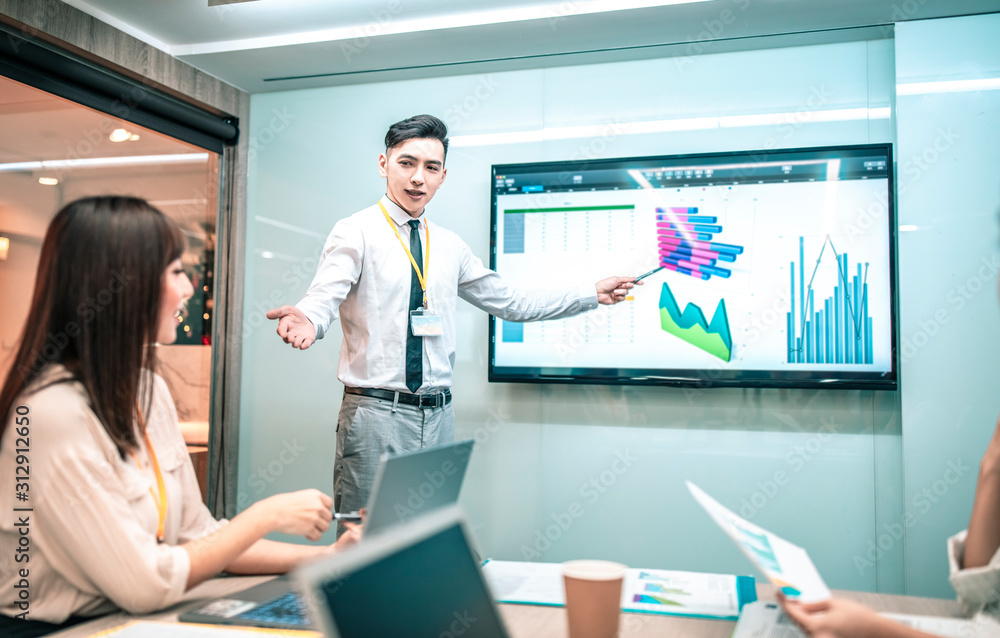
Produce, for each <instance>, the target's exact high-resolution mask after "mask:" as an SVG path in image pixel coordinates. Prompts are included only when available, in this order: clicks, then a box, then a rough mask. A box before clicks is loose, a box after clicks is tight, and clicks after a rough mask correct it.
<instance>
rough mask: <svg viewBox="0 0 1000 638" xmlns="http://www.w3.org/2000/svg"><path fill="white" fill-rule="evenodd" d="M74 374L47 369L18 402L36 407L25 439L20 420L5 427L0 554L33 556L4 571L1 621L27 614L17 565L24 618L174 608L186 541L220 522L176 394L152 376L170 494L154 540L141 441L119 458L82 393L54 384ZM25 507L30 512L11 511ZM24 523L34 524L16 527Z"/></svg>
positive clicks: (149, 423)
mask: <svg viewBox="0 0 1000 638" xmlns="http://www.w3.org/2000/svg"><path fill="white" fill-rule="evenodd" d="M69 376H70V375H69V373H68V372H67V370H66V368H64V367H63V366H61V365H52V366H49V367H47V368H46V369H45V370H43V371H42V373H41V375H40V376H39V379H38V380H36V381H35V382H34V383H33V384H32V388H31V389H29V391H28V392H26V393H25V394H24V395H23V396H22V397H20V398H19V399H18V400H17V402H16V403H15V406H25V407H26V408H27V409H28V410H27V417H28V430H29V436H28V437H27V439H28V440H27V442H25V440H24V438H23V437H19V436H18V433H17V432H16V429H17V425H15V421H14V418H15V415H14V414H12V415H11V417H10V420H9V421H8V423H7V428H6V430H5V431H4V435H3V441H2V447H0V474H2V475H3V476H4V477H5V479H4V483H3V487H4V489H3V490H0V510H2V511H3V512H4V515H3V516H2V517H0V554H2V555H3V557H4V560H7V559H11V560H13V557H14V555H15V548H16V547H19V546H20V547H27V552H26V555H28V556H29V558H28V560H27V561H25V562H12V563H11V564H10V566H9V567H10V569H7V568H6V567H5V568H2V569H0V613H3V614H6V615H8V616H16V615H17V614H20V613H21V612H22V611H23V610H22V609H21V608H20V607H18V602H19V591H20V590H18V589H15V588H14V585H15V584H16V583H17V582H18V581H19V580H20V578H21V575H20V569H27V570H28V576H27V578H26V580H27V581H28V583H29V587H28V588H27V589H28V591H29V592H30V601H29V610H28V615H27V619H28V620H44V621H48V622H53V623H60V622H63V621H64V620H66V619H67V618H68V617H69V616H71V615H76V616H94V615H98V614H102V613H107V612H110V611H114V610H115V609H116V608H117V609H124V610H125V611H127V612H130V613H135V614H141V613H148V612H152V611H155V610H158V609H163V608H164V607H169V606H170V605H173V604H174V603H176V602H178V601H179V600H180V599H181V597H182V596H183V595H184V591H185V589H186V588H187V579H188V573H189V572H190V561H189V559H188V554H187V551H186V550H185V549H184V548H183V547H181V545H182V544H184V543H186V542H188V541H191V540H194V539H197V538H201V537H203V536H206V535H207V534H210V533H211V532H214V531H215V530H216V529H218V528H220V527H222V525H223V524H224V523H222V522H219V521H216V520H215V519H214V518H212V515H211V513H209V511H208V508H207V507H205V505H204V503H202V501H201V490H200V489H199V488H198V480H197V479H196V478H195V473H194V468H193V466H192V465H191V457H190V456H189V455H188V452H187V446H186V445H185V444H184V439H183V437H182V436H181V431H180V428H179V427H178V425H177V412H176V410H175V408H174V402H173V400H172V399H171V398H170V391H169V390H168V389H167V385H166V383H164V382H163V379H162V378H160V377H159V376H157V375H151V377H147V381H149V380H151V381H152V382H153V398H152V405H151V409H150V411H149V414H148V415H146V431H147V432H148V433H149V439H150V441H152V443H153V449H154V450H155V452H156V457H157V460H158V461H159V465H160V470H161V472H162V475H163V482H164V485H165V488H166V492H167V512H166V520H165V521H164V532H165V533H164V542H163V543H158V542H157V540H156V531H157V525H158V523H159V512H158V510H157V506H156V502H157V501H156V500H154V497H153V492H155V491H156V485H157V481H156V476H155V473H154V472H153V469H152V465H151V463H150V456H149V451H148V449H147V448H146V443H145V441H144V440H143V437H142V436H140V437H139V440H140V445H139V449H138V450H136V453H135V457H133V456H132V455H126V456H125V458H122V457H121V455H120V454H119V453H118V448H116V447H115V444H114V443H113V442H112V440H111V437H109V436H108V433H107V431H106V430H105V429H104V426H102V425H101V423H100V421H98V419H97V416H96V415H95V414H94V411H93V410H92V409H91V407H90V404H89V399H88V397H87V393H86V391H85V390H84V389H83V386H82V385H81V384H80V383H79V382H77V381H68V382H63V383H53V381H56V380H59V379H66V378H68V377H69ZM47 384H48V385H47ZM140 396H141V394H140ZM25 445H27V447H28V448H29V452H28V458H29V459H30V478H28V479H25V480H26V482H27V483H28V489H27V490H26V493H27V494H28V497H29V498H28V500H27V501H21V500H15V493H16V492H15V489H14V482H13V478H14V476H15V467H16V466H17V456H16V448H17V447H18V446H22V447H23V446H25ZM6 477H9V479H8V478H6ZM20 507H27V508H30V509H31V511H27V512H18V511H15V510H14V508H20ZM25 519H27V520H26V522H27V525H19V524H18V523H19V522H25ZM24 538H26V539H27V541H23V540H22V539H24ZM25 542H27V545H24V544H23V543H25Z"/></svg>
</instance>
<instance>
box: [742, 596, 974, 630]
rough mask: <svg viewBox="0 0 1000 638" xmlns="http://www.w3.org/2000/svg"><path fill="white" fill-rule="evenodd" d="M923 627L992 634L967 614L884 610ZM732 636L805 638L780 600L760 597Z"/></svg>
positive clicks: (903, 620)
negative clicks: (773, 601) (771, 601)
mask: <svg viewBox="0 0 1000 638" xmlns="http://www.w3.org/2000/svg"><path fill="white" fill-rule="evenodd" d="M881 615H882V616H885V617H887V618H891V619H893V620H895V621H896V622H899V623H901V624H904V625H906V626H907V627H911V628H913V629H917V630H919V631H923V632H927V633H929V634H934V635H936V636H943V637H944V638H972V637H974V636H979V635H982V636H988V635H990V634H987V633H977V632H979V629H978V625H977V621H975V620H966V619H964V618H941V617H937V616H914V615H911V614H881ZM731 638H805V634H804V633H802V632H801V631H799V628H798V627H796V626H795V623H793V622H792V621H791V620H789V619H788V617H787V616H785V614H783V613H782V611H781V607H779V606H778V605H777V604H776V603H769V602H764V601H757V602H755V603H750V604H749V605H745V606H744V607H743V612H742V613H741V614H740V620H739V622H738V623H737V624H736V629H735V630H734V631H733V635H732V637H731Z"/></svg>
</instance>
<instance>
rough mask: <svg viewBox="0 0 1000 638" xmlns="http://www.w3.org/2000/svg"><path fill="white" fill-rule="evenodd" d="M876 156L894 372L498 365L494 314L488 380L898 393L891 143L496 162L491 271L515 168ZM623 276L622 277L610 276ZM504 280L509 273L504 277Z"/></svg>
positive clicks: (565, 169)
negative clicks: (502, 183) (500, 187)
mask: <svg viewBox="0 0 1000 638" xmlns="http://www.w3.org/2000/svg"><path fill="white" fill-rule="evenodd" d="M845 151H849V152H856V151H860V152H872V153H877V154H881V155H884V156H885V158H886V160H887V161H886V173H887V175H886V177H887V180H888V197H887V213H888V214H887V217H888V220H887V223H888V225H889V228H888V240H889V246H888V251H889V312H890V339H891V355H890V361H891V370H889V371H888V372H882V373H879V372H853V371H836V372H832V371H822V370H813V371H797V370H788V371H773V370H723V369H693V368H691V369H686V368H682V369H662V370H653V369H627V368H556V367H552V368H547V367H537V368H535V367H532V368H528V367H515V366H500V367H498V366H497V365H496V334H497V330H496V327H497V319H496V317H494V316H493V315H490V316H489V319H488V321H489V362H488V379H489V381H490V382H491V383H575V384H586V385H637V386H648V385H661V386H675V387H698V388H712V387H741V388H803V389H813V388H838V389H860V390H896V389H897V388H898V378H899V353H898V348H897V344H898V335H897V333H898V330H899V328H898V326H897V324H896V316H897V306H898V292H897V290H898V285H897V280H896V241H897V234H896V201H895V200H896V185H895V160H894V157H893V145H892V144H891V143H877V144H852V145H839V146H811V147H800V148H780V149H763V150H748V151H726V152H713V153H687V154H680V155H648V156H638V157H623V158H606V159H587V160H566V161H547V162H525V163H514V164H494V165H492V169H491V176H490V177H491V179H490V189H491V196H490V268H491V269H492V270H496V267H497V232H498V221H499V220H498V216H497V189H496V186H495V184H496V176H497V174H498V173H499V174H501V175H507V174H509V173H511V172H512V169H515V170H516V171H518V172H525V173H528V172H532V171H537V170H544V171H545V172H555V171H558V172H574V171H579V170H581V169H586V170H594V169H602V168H615V167H621V166H622V165H626V164H628V165H630V167H633V168H634V165H635V164H640V163H643V162H649V163H650V164H651V165H656V164H659V163H663V162H684V163H686V164H689V163H697V162H699V161H719V160H724V159H726V158H737V157H742V158H744V159H751V160H752V161H768V160H769V158H770V159H771V161H773V158H775V157H777V156H780V155H782V154H788V153H812V154H816V153H822V152H833V153H842V152H845ZM611 274H620V273H609V275H611ZM500 275H501V276H503V273H500Z"/></svg>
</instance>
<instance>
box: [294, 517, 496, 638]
mask: <svg viewBox="0 0 1000 638" xmlns="http://www.w3.org/2000/svg"><path fill="white" fill-rule="evenodd" d="M470 539H471V535H470V533H469V530H468V528H467V526H466V524H465V522H464V518H463V516H462V514H461V510H460V509H459V508H458V507H457V506H452V507H448V508H445V509H439V510H438V511H436V512H434V513H430V514H427V515H425V516H422V517H420V518H419V519H417V520H414V521H413V522H412V523H411V524H409V525H397V526H394V527H393V528H391V529H386V530H384V531H383V532H382V533H381V534H379V535H378V536H377V537H373V538H371V539H369V540H366V541H365V542H363V543H359V544H358V545H357V546H355V547H352V548H350V549H348V550H347V551H344V552H341V553H339V554H335V555H333V556H331V557H330V558H326V559H323V560H321V561H319V562H316V563H313V564H311V565H307V566H305V567H303V568H301V569H299V570H298V571H296V572H295V574H294V576H293V578H294V580H295V582H296V584H297V585H298V589H299V590H300V591H302V592H303V593H304V594H305V597H306V599H307V601H308V602H309V607H310V609H312V611H313V617H314V618H316V620H317V624H318V626H319V628H320V629H322V631H323V635H324V636H326V637H328V638H399V637H400V636H406V637H407V638H440V637H441V636H463V635H464V636H474V637H477V638H508V634H507V630H506V629H505V628H504V625H503V621H502V620H501V618H500V613H499V612H498V610H497V608H496V605H495V604H494V602H493V597H492V596H491V595H490V591H489V589H488V588H487V586H486V582H485V580H484V579H483V574H482V571H481V570H480V568H479V564H478V563H477V562H476V559H475V558H474V555H473V551H472V547H471V543H470Z"/></svg>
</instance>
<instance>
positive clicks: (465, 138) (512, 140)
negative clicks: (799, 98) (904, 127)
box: [450, 107, 892, 147]
mask: <svg viewBox="0 0 1000 638" xmlns="http://www.w3.org/2000/svg"><path fill="white" fill-rule="evenodd" d="M890 117H892V109H891V108H890V107H880V108H857V109H827V110H818V111H797V112H794V113H755V114H752V115H724V116H720V117H695V118H682V119H675V120H650V121H645V122H612V123H606V124H597V125H591V126H561V127H547V128H541V129H535V130H531V131H511V132H504V133H480V134H473V135H455V136H454V137H452V138H451V142H450V144H451V146H452V147H462V146H491V145H494V144H523V143H529V142H547V141H552V140H565V139H580V138H586V137H605V136H608V135H614V136H617V135H636V134H648V133H672V132H676V131H704V130H710V129H717V128H738V127H749V126H781V125H797V124H816V123H820V122H847V121H858V120H861V121H863V120H882V119H889V118H890Z"/></svg>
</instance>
